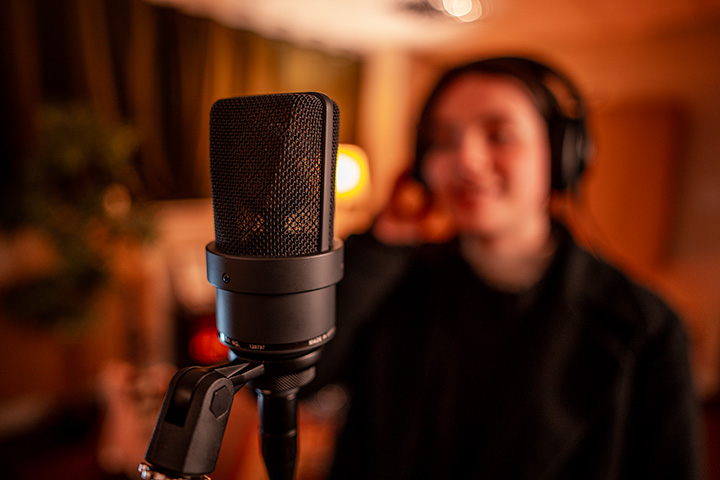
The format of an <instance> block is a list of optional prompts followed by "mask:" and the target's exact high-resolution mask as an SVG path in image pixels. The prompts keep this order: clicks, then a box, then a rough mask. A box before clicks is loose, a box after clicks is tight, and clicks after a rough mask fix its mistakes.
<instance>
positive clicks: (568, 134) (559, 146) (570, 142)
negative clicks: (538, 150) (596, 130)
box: [550, 118, 588, 192]
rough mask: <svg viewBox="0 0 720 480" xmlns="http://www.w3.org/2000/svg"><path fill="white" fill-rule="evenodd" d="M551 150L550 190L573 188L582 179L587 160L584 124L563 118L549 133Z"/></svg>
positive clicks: (580, 120)
mask: <svg viewBox="0 0 720 480" xmlns="http://www.w3.org/2000/svg"><path fill="white" fill-rule="evenodd" d="M550 148H551V150H552V167H551V168H552V190H553V191H556V192H564V191H566V190H568V189H572V188H575V187H576V186H577V184H578V183H579V182H580V179H581V178H582V174H583V172H584V171H585V167H586V161H587V158H588V155H587V154H588V152H587V150H588V142H587V136H586V131H585V122H584V121H583V120H582V119H577V120H576V119H570V118H563V119H562V120H561V121H559V122H556V125H555V126H554V127H553V128H552V129H551V132H550Z"/></svg>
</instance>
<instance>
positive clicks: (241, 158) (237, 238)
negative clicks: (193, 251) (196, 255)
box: [207, 92, 343, 361]
mask: <svg viewBox="0 0 720 480" xmlns="http://www.w3.org/2000/svg"><path fill="white" fill-rule="evenodd" d="M338 132H339V112H338V108H337V105H336V104H335V102H333V101H332V100H330V99H329V98H328V97H327V96H325V95H323V94H321V93H316V92H308V93H291V94H272V95H258V96H250V97H236V98H229V99H222V100H218V101H217V102H215V104H214V105H213V107H212V110H211V113H210V176H211V182H212V197H213V212H214V216H215V242H213V243H211V244H209V245H208V247H207V263H208V281H209V282H210V283H211V284H212V285H213V286H215V287H216V288H217V312H216V316H217V327H218V331H219V334H220V339H221V340H222V341H223V342H224V343H225V344H227V345H228V346H229V347H230V348H231V350H232V351H233V353H234V354H236V355H238V356H240V357H242V358H248V359H250V360H260V361H264V360H273V361H274V360H278V359H282V358H292V357H297V356H302V355H304V354H306V353H308V352H311V351H313V350H315V349H317V348H319V347H321V346H322V345H323V344H325V343H326V342H327V341H329V340H330V339H331V338H332V336H333V334H334V332H335V284H337V282H339V281H340V279H341V278H342V274H343V263H342V243H341V242H339V241H335V240H334V238H333V216H334V209H335V204H334V201H335V162H336V158H337V144H338Z"/></svg>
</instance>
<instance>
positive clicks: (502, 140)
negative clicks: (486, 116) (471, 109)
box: [488, 126, 518, 145]
mask: <svg viewBox="0 0 720 480" xmlns="http://www.w3.org/2000/svg"><path fill="white" fill-rule="evenodd" d="M488 139H489V140H490V141H491V142H492V143H493V144H495V145H512V144H514V143H516V142H517V139H518V137H517V134H516V132H515V131H514V129H513V128H512V127H510V126H498V127H496V128H492V129H490V130H489V131H488Z"/></svg>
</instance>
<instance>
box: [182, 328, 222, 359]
mask: <svg viewBox="0 0 720 480" xmlns="http://www.w3.org/2000/svg"><path fill="white" fill-rule="evenodd" d="M188 349H189V350H190V355H191V356H192V358H193V359H195V360H196V361H198V362H200V363H202V364H204V365H209V364H212V363H218V362H220V361H223V360H227V358H228V350H229V349H228V347H226V346H225V345H224V344H223V343H222V342H220V340H219V339H218V332H217V329H216V328H215V327H214V326H213V327H211V326H205V327H201V328H200V329H198V331H197V332H195V334H194V335H193V336H192V338H191V339H190V345H189V346H188Z"/></svg>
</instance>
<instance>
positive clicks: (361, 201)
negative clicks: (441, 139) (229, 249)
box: [0, 0, 720, 480]
mask: <svg viewBox="0 0 720 480" xmlns="http://www.w3.org/2000/svg"><path fill="white" fill-rule="evenodd" d="M497 54H518V55H533V56H536V57H537V58H539V59H541V60H546V61H548V62H550V63H552V64H554V65H556V66H558V67H560V68H561V69H562V70H564V71H565V72H566V73H568V74H569V75H570V76H571V77H572V78H573V79H574V80H575V81H576V83H577V84H578V86H579V87H580V89H581V90H582V91H583V92H584V94H585V96H586V99H587V101H588V104H589V110H590V121H589V122H590V129H591V131H592V134H593V136H594V137H595V139H596V147H597V154H596V158H595V162H594V164H593V166H592V169H591V170H590V172H589V174H588V176H587V179H586V181H585V183H584V185H583V187H582V189H581V191H580V193H579V195H578V196H577V197H576V198H574V199H569V200H568V202H567V205H566V206H565V207H564V210H565V214H566V216H567V218H568V221H569V222H570V223H571V225H572V227H573V229H574V230H575V231H576V232H577V233H578V235H579V237H580V238H581V239H582V240H583V241H585V242H587V243H589V244H591V245H593V246H594V249H595V250H596V251H597V252H599V253H600V254H602V255H604V256H606V257H608V258H610V259H611V260H613V261H614V262H615V263H617V264H619V265H621V266H622V267H624V268H625V269H626V270H628V271H629V272H631V273H632V274H633V275H634V276H635V277H636V278H637V279H639V280H640V281H641V282H643V283H645V284H647V285H649V286H650V287H651V288H653V289H654V290H656V291H657V292H659V293H660V294H662V295H663V296H664V297H665V298H666V299H667V300H668V301H669V302H670V303H671V304H673V305H674V306H675V308H676V309H677V310H678V311H679V312H680V314H681V315H682V317H683V318H684V320H685V322H686V326H687V329H688V332H689V335H690V340H691V348H692V356H693V357H692V362H693V368H694V374H695V382H696V385H697V394H698V398H699V399H700V400H701V401H702V404H703V407H704V427H705V429H706V431H705V433H706V438H707V449H708V454H707V457H708V478H711V479H717V478H720V466H719V465H718V462H720V460H718V459H719V458H720V408H719V407H718V393H719V389H720V88H719V87H720V1H719V0H684V1H682V2H679V1H676V0H652V1H650V0H635V1H631V2H628V1H622V0H588V1H585V2H576V1H574V0H542V1H537V0H533V1H531V0H445V1H442V0H342V1H340V0H264V1H262V2H254V1H249V0H155V1H150V0H4V1H3V2H2V3H1V4H0V61H1V62H2V63H1V64H0V65H1V69H2V73H1V78H2V84H1V85H0V99H1V102H2V104H1V107H0V111H1V112H2V117H1V118H2V124H1V125H0V139H1V140H0V141H1V143H0V155H1V158H2V160H1V161H2V163H1V164H0V179H1V180H0V300H1V302H2V303H1V304H0V306H1V307H2V308H1V309H0V471H1V472H2V473H3V474H4V475H5V476H8V477H13V478H19V479H40V478H76V477H79V476H82V477H83V478H86V479H120V478H137V473H135V469H136V467H137V464H138V463H139V462H140V461H141V459H142V456H143V454H144V450H145V448H146V446H147V441H148V438H149V435H150V432H151V429H152V427H153V425H154V422H155V419H156V415H157V411H158V408H159V403H160V401H161V398H162V395H163V394H164V391H165V387H166V386H167V381H168V380H169V378H170V376H171V375H172V374H173V373H174V371H175V370H176V369H177V368H178V367H182V366H186V365H192V364H208V363H214V362H216V361H218V359H221V358H222V357H223V356H224V355H226V352H225V350H224V349H223V348H222V347H221V346H220V345H219V343H218V342H217V340H216V338H215V330H214V317H213V313H214V312H213V308H214V288H212V287H211V286H210V285H209V284H208V283H207V281H206V280H205V256H204V255H205V254H204V248H205V245H206V244H207V243H208V242H209V241H211V240H213V238H214V232H213V219H212V207H211V205H210V202H209V196H210V180H209V145H208V136H209V110H210V106H211V105H212V103H213V102H214V101H215V100H217V99H219V98H224V97H231V96H238V95H250V94H259V93H272V92H292V91H307V90H315V91H322V92H324V93H326V94H327V95H329V96H330V97H331V98H333V99H334V100H335V101H336V102H337V103H338V105H339V107H340V111H341V129H340V141H341V142H342V143H344V144H348V149H349V151H350V152H351V153H352V154H354V155H355V158H356V160H357V159H359V161H360V164H359V166H356V167H355V171H356V172H359V173H360V174H361V176H362V178H361V180H360V181H359V183H358V182H355V183H353V182H352V181H350V185H349V186H347V187H346V189H345V190H343V192H341V194H340V195H339V197H338V202H337V219H336V230H337V232H338V235H340V236H345V235H347V234H349V233H352V232H359V231H362V230H364V229H365V228H366V227H367V226H368V224H369V222H370V221H371V219H372V217H373V215H374V214H375V213H376V212H377V211H378V210H379V209H380V208H382V206H383V205H384V204H385V203H386V202H387V201H388V198H389V195H390V193H391V191H392V189H393V186H394V184H395V181H396V178H397V177H398V175H399V174H401V172H403V171H404V170H405V168H406V167H407V165H408V162H410V160H411V158H410V156H411V151H412V148H413V127H414V123H415V119H416V115H417V113H418V110H419V108H420V107H421V106H422V103H423V100H424V96H425V95H426V93H427V91H428V90H429V88H430V87H431V86H432V84H433V82H434V80H435V79H436V78H437V76H438V75H439V74H440V72H442V71H443V70H444V69H445V68H446V67H448V66H451V65H454V64H457V63H461V62H465V61H469V60H471V59H475V58H479V57H483V56H488V55H497ZM358 151H360V153H359V154H358V153H357V152H358ZM341 183H342V182H341V181H340V180H339V184H341ZM343 185H344V183H343ZM235 402H236V403H235V406H234V407H233V411H232V417H231V421H230V425H229V427H228V431H227V433H226V438H225V441H224V443H223V450H222V451H221V457H220V461H219V465H218V470H217V471H216V473H215V475H214V476H213V478H215V479H216V480H217V479H226V478H227V479H234V478H242V479H253V478H264V477H263V475H264V473H263V471H262V466H261V464H260V461H259V453H258V447H257V423H256V419H255V417H256V413H255V405H254V399H253V398H252V396H251V395H249V394H247V393H246V392H243V391H241V393H239V394H238V395H237V397H236V400H235ZM342 407H343V396H342V392H341V391H337V390H333V389H332V388H329V389H327V390H326V391H322V392H320V393H319V394H318V395H317V397H316V398H314V399H311V400H309V401H308V402H306V403H305V404H304V405H303V406H302V407H301V412H300V419H301V422H302V424H301V436H300V461H299V472H298V475H299V478H300V479H321V478H323V475H324V472H325V468H326V467H327V460H328V458H329V456H330V455H331V453H332V438H333V431H334V429H335V428H336V426H337V425H338V422H340V421H341V418H342V410H343V409H342Z"/></svg>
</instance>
